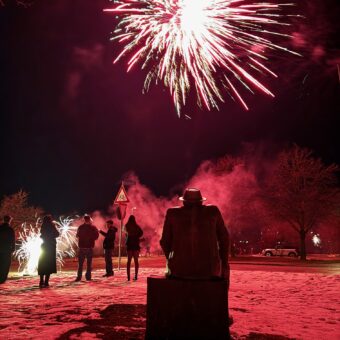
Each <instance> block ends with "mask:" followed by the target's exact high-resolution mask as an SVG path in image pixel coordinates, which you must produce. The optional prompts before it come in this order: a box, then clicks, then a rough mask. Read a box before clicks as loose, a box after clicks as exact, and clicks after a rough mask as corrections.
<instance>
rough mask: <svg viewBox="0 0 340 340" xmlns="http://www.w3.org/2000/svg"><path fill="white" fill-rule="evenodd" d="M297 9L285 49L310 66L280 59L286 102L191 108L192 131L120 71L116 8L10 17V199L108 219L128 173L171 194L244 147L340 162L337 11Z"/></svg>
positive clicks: (1, 72)
mask: <svg viewBox="0 0 340 340" xmlns="http://www.w3.org/2000/svg"><path fill="white" fill-rule="evenodd" d="M297 2H298V4H299V6H298V8H297V9H296V11H297V12H299V13H303V14H304V15H305V16H306V18H305V19H299V20H293V25H292V27H290V28H289V30H290V32H291V33H293V35H294V39H289V40H288V42H286V44H287V45H288V47H290V48H293V49H295V50H297V51H298V52H300V53H301V54H303V57H302V58H299V57H295V56H292V55H288V54H280V55H273V56H271V60H270V63H268V66H269V65H270V67H271V68H272V69H273V70H274V71H275V72H277V73H278V75H279V78H278V79H274V78H269V77H268V78H266V80H265V83H266V84H267V85H268V87H269V88H270V89H271V90H272V91H274V93H275V95H276V97H275V98H274V99H272V98H270V97H267V96H264V95H263V94H260V93H258V94H256V95H255V96H250V95H248V94H246V93H245V98H246V99H247V101H248V104H249V106H250V108H251V109H250V111H244V110H243V109H242V107H241V106H240V105H239V104H237V103H234V102H233V101H231V100H230V99H229V98H228V97H226V103H225V104H223V105H221V106H220V111H211V112H208V111H206V110H201V109H199V108H198V107H196V105H193V104H192V103H190V104H189V105H188V107H186V109H185V110H184V113H186V114H189V115H191V116H192V119H191V120H187V119H179V118H178V117H177V114H176V111H175V109H174V106H173V104H172V101H171V97H170V95H169V93H168V90H167V89H164V87H163V86H162V85H159V86H158V87H153V88H152V89H151V90H150V91H149V92H148V93H147V94H142V87H143V80H144V75H145V74H144V73H143V72H142V71H140V70H139V69H138V68H135V69H134V70H133V71H131V72H130V73H126V70H125V64H126V59H125V60H123V61H122V62H119V63H117V64H115V65H113V64H112V60H113V58H114V55H116V54H117V53H118V52H119V51H120V48H119V46H118V45H117V44H116V43H112V42H111V41H110V40H109V38H110V32H111V31H112V30H113V28H114V25H115V22H114V20H113V18H112V15H110V14H108V13H103V12H102V9H103V8H105V7H108V6H109V2H107V1H102V0H98V1H93V0H72V1H70V0H49V1H39V0H37V1H36V2H35V4H34V5H33V6H32V7H30V8H27V9H23V8H17V7H15V6H12V5H9V6H7V7H5V8H0V90H1V92H0V112H1V118H0V119H1V121H0V123H1V127H0V131H1V137H0V138H1V149H0V151H1V182H0V195H1V197H2V196H3V195H8V194H11V193H14V192H16V191H18V190H19V189H21V188H22V189H24V190H26V191H28V192H29V193H30V197H31V202H32V203H33V204H35V205H39V206H41V207H43V208H44V209H45V210H46V211H50V212H52V213H68V212H72V211H79V212H84V211H93V210H94V209H106V207H107V206H108V204H109V203H110V202H111V200H112V198H113V197H114V195H115V194H116V191H117V189H118V187H119V183H120V181H121V179H122V176H123V175H124V174H125V173H126V172H127V171H130V170H133V171H135V172H136V174H137V175H138V176H139V178H140V180H141V182H142V183H144V184H146V185H147V186H148V187H150V188H151V189H152V190H153V191H154V192H155V193H156V194H157V195H167V194H168V193H169V191H170V190H171V188H173V187H174V186H176V185H178V184H181V183H184V182H185V181H186V180H188V179H189V178H190V177H191V176H192V174H193V173H194V172H195V169H196V168H197V166H198V165H199V164H200V163H201V162H202V161H203V160H205V159H214V158H217V157H220V156H222V155H224V154H226V153H230V154H233V155H237V154H238V153H239V152H241V150H242V145H243V144H244V143H254V144H257V143H259V144H261V145H267V146H268V148H270V147H271V146H272V145H279V146H281V145H282V146H285V145H287V144H289V143H298V144H299V145H302V146H306V147H309V148H312V149H314V150H315V151H316V154H317V155H318V156H321V157H322V158H323V159H324V160H325V162H327V163H329V162H338V163H340V153H339V150H340V149H339V148H340V137H339V132H338V131H339V114H340V105H339V96H340V91H339V90H340V83H339V74H338V70H337V64H339V66H340V53H339V27H338V26H337V25H338V22H339V17H340V16H339V14H340V11H339V2H338V1H337V0H314V1H300V0H299V1H297ZM311 3H312V4H311ZM337 39H338V40H337ZM191 101H193V100H190V102H191Z"/></svg>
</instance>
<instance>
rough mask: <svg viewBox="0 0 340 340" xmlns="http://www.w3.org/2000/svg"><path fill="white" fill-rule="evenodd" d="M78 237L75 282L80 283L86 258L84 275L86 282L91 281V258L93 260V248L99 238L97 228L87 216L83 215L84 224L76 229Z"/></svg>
mask: <svg viewBox="0 0 340 340" xmlns="http://www.w3.org/2000/svg"><path fill="white" fill-rule="evenodd" d="M76 236H77V237H78V246H79V253H78V272H77V278H76V280H75V281H80V280H81V278H82V276H83V265H84V261H85V258H86V264H87V267H86V274H85V278H86V280H87V281H90V280H91V275H92V258H93V248H94V244H95V241H96V240H97V239H98V237H99V232H98V230H97V228H96V227H95V226H94V225H92V220H91V217H90V216H89V215H84V223H83V224H82V225H80V226H79V227H78V230H77V235H76Z"/></svg>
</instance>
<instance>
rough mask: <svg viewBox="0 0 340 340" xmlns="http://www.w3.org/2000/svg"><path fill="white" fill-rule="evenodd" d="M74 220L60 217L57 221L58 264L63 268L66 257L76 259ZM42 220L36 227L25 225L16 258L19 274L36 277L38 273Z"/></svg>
mask: <svg viewBox="0 0 340 340" xmlns="http://www.w3.org/2000/svg"><path fill="white" fill-rule="evenodd" d="M73 222H74V219H73V218H70V217H66V218H63V217H60V218H59V220H58V221H55V223H56V226H57V229H58V231H59V234H60V236H59V237H58V238H57V264H58V266H59V267H61V266H62V265H63V263H64V258H65V257H74V256H75V251H74V247H75V245H76V229H77V228H76V227H73V226H72V224H73ZM40 224H41V221H40V219H38V220H37V222H36V224H35V226H32V225H27V224H26V223H23V225H22V231H20V233H19V237H18V241H19V243H20V247H19V249H18V250H16V251H15V253H14V256H15V257H16V258H17V259H18V261H19V272H21V273H22V274H24V275H34V274H35V273H36V272H37V268H38V262H39V257H40V254H41V244H42V239H41V238H40Z"/></svg>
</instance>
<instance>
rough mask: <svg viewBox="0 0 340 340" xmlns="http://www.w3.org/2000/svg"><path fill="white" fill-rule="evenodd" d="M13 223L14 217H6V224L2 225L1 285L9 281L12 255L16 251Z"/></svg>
mask: <svg viewBox="0 0 340 340" xmlns="http://www.w3.org/2000/svg"><path fill="white" fill-rule="evenodd" d="M11 222H12V217H11V216H9V215H5V216H4V223H3V224H1V225H0V283H4V282H5V281H6V280H7V276H8V273H9V268H10V266H11V260H12V253H13V251H14V249H15V233H14V230H13V228H12V227H11Z"/></svg>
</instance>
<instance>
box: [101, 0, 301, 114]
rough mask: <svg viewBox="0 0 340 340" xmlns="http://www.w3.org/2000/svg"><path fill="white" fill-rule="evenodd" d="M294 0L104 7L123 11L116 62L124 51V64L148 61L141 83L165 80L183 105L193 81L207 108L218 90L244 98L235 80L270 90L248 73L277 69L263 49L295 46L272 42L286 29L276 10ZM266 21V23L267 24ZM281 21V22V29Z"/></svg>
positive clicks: (140, 1) (133, 2)
mask: <svg viewBox="0 0 340 340" xmlns="http://www.w3.org/2000/svg"><path fill="white" fill-rule="evenodd" d="M287 5H292V4H274V3H269V2H257V1H255V0H253V1H244V0H120V1H115V2H114V5H113V6H114V7H113V8H110V9H105V10H104V11H107V12H112V13H113V14H115V15H117V16H118V17H121V20H120V22H119V24H118V27H117V29H116V30H115V31H114V34H113V37H112V40H118V41H119V42H120V43H122V44H124V47H123V49H122V51H121V53H120V54H119V55H118V56H117V58H116V59H115V61H114V62H117V61H118V60H119V59H121V58H122V57H123V56H126V55H130V57H129V60H128V68H127V69H128V71H129V70H131V68H132V67H133V66H134V65H137V64H140V66H141V68H142V69H146V68H148V73H147V76H146V79H145V83H144V89H145V90H148V89H149V87H150V84H151V83H152V82H153V81H154V82H155V83H157V82H158V81H162V82H163V83H164V85H165V86H166V87H168V88H169V90H170V93H171V95H172V97H173V101H174V104H175V107H176V109H177V112H178V114H180V110H181V107H182V106H184V105H185V103H186V97H187V95H188V93H189V91H190V87H191V86H192V85H191V84H193V85H194V88H195V89H196V94H197V101H198V104H199V105H200V106H201V103H203V105H204V106H205V107H206V108H207V109H208V110H210V109H211V108H218V103H219V102H224V99H223V94H222V92H223V90H225V91H227V92H228V93H229V94H230V95H231V96H232V97H233V98H236V99H237V100H238V101H239V102H240V103H241V104H242V106H243V107H244V108H245V109H248V106H247V104H246V103H245V101H244V99H243V98H242V95H241V93H240V91H239V90H238V89H237V87H238V84H241V85H242V87H244V88H246V89H247V90H249V91H250V92H252V93H253V90H254V89H257V90H259V91H261V92H264V93H265V94H267V95H269V96H272V97H274V94H273V93H272V92H271V91H270V90H269V89H268V88H267V87H266V86H265V85H263V84H262V83H261V82H260V81H259V80H257V78H256V76H255V75H253V74H254V73H261V74H270V75H272V76H274V77H277V76H276V74H274V72H272V71H271V70H270V69H269V68H268V67H266V66H265V64H264V62H265V61H267V60H268V57H267V56H266V52H267V51H269V50H270V51H285V52H290V53H294V54H297V53H295V52H292V51H290V50H288V49H287V48H285V47H282V46H279V45H278V44H276V43H275V42H273V37H275V36H283V37H286V38H287V37H289V35H288V34H286V33H285V32H282V27H285V26H287V23H286V22H283V21H282V17H283V14H281V10H282V8H283V7H284V6H287ZM268 27H271V28H268ZM279 27H281V29H279Z"/></svg>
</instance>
